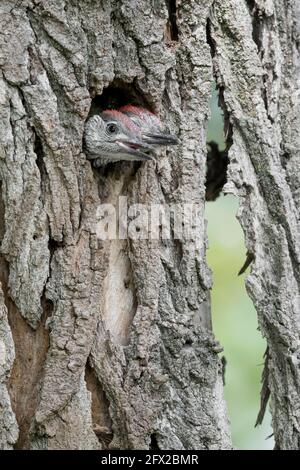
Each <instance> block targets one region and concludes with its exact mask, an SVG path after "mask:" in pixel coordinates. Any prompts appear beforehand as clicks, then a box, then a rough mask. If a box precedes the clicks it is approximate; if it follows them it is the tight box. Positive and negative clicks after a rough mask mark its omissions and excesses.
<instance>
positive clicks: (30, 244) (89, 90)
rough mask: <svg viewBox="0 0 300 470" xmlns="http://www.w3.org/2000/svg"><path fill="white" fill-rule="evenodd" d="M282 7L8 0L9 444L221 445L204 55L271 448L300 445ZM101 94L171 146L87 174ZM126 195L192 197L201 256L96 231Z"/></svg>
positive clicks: (295, 53)
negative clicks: (161, 124) (146, 116)
mask: <svg viewBox="0 0 300 470" xmlns="http://www.w3.org/2000/svg"><path fill="white" fill-rule="evenodd" d="M274 4H275V2H273V1H272V0H266V1H263V0H260V1H257V2H254V1H253V2H250V1H249V2H246V1H245V0H223V1H222V2H221V1H217V0H216V1H214V2H213V1H207V0H205V1H204V0H202V1H199V0H189V1H183V0H178V1H177V2H175V0H173V1H172V0H169V1H164V0H152V1H148V0H115V1H110V0H98V1H95V0H93V1H92V0H90V1H83V0H66V1H63V0H55V1H54V0H53V1H51V0H50V1H44V0H35V1H26V0H25V1H2V2H1V5H0V12H1V20H0V21H1V26H0V31H1V34H0V67H1V77H0V80H1V86H0V113H1V122H0V142H1V153H0V175H1V206H0V209H1V210H0V212H1V223H0V227H1V232H0V235H1V270H0V272H1V284H2V293H1V297H0V303H1V310H0V312H1V314H0V331H1V338H0V366H1V368H0V372H1V373H0V379H1V384H0V404H1V406H0V409H1V418H0V447H1V448H3V449H10V448H31V449H37V448H42V449H57V448H63V449H100V448H107V447H109V448H121V449H125V448H131V449H137V448H141V449H149V448H161V449H227V448H231V442H230V432H229V426H228V420H227V415H226V407H225V404H224V399H223V389H222V388H223V385H222V367H221V363H220V360H219V357H218V352H219V351H220V348H219V346H218V344H217V343H216V341H215V339H214V336H213V333H212V331H211V321H210V302H209V290H210V288H211V275H210V271H209V269H208V267H207V265H206V262H205V250H206V233H205V224H204V217H203V212H204V197H205V160H206V145H205V127H206V122H207V119H208V114H209V112H208V101H209V98H210V90H211V86H212V83H213V80H214V77H213V74H212V64H213V70H214V74H215V78H216V80H217V83H218V86H219V87H220V94H221V95H222V102H223V106H224V109H225V110H226V115H227V119H228V123H229V124H228V127H229V139H230V140H232V142H233V145H232V147H231V149H230V153H229V157H230V167H229V182H228V184H227V188H228V185H229V186H230V185H231V190H233V189H234V190H235V192H236V194H237V195H238V196H239V198H240V201H241V209H240V220H241V223H242V226H243V228H244V231H245V238H246V244H247V248H248V249H249V251H250V252H251V253H252V254H254V255H255V262H254V264H253V269H252V274H251V276H250V277H249V279H248V284H247V285H248V288H249V292H250V295H251V297H252V299H253V301H254V303H255V306H256V308H257V311H258V316H259V321H260V325H261V329H262V332H263V334H264V335H265V336H266V338H267V341H268V346H269V350H270V360H269V386H270V389H271V393H272V412H273V423H274V432H275V438H276V443H277V446H278V447H280V448H300V442H299V423H300V419H299V418H300V417H299V409H300V407H299V391H300V390H299V387H300V385H299V311H298V310H297V308H298V306H299V304H298V303H297V299H298V302H299V295H298V297H297V294H299V290H298V287H297V282H299V264H297V261H299V258H297V256H299V251H297V248H298V247H297V243H298V242H299V240H297V235H298V232H297V220H296V217H297V212H296V204H297V202H298V201H297V197H298V198H299V186H297V184H298V176H299V172H297V168H296V167H297V165H299V163H298V161H297V159H296V156H297V153H299V142H298V140H297V139H298V135H297V131H298V129H299V109H298V106H299V99H298V101H297V98H299V95H297V92H298V91H299V83H297V79H298V77H299V64H300V62H299V22H297V20H299V11H297V10H296V6H294V5H293V4H292V2H291V4H289V3H288V2H283V0H281V1H278V2H276V6H275V5H274ZM110 98H111V99H113V100H116V101H118V100H120V101H122V104H123V103H124V101H125V103H127V102H131V101H133V102H137V103H143V104H144V105H147V106H149V107H150V108H152V109H153V110H156V111H157V112H159V113H160V114H161V116H162V117H163V118H164V120H165V121H166V122H167V123H168V124H169V127H170V129H171V130H172V131H173V132H176V133H177V134H178V135H179V137H180V139H181V146H180V147H179V149H178V150H176V151H174V150H173V149H172V151H167V153H163V152H162V153H161V154H160V155H159V156H158V158H157V161H156V162H153V163H152V162H151V163H147V164H143V165H140V164H117V165H115V166H113V167H112V168H109V169H108V170H107V171H106V173H104V175H103V174H100V172H99V171H98V170H96V169H93V168H92V166H91V163H90V162H89V161H87V160H86V157H85V155H84V153H83V151H82V136H83V126H84V122H85V120H86V118H87V116H88V113H89V112H90V109H91V106H92V109H93V108H94V109H96V110H97V107H100V106H101V105H103V103H104V102H106V101H107V100H109V99H110ZM92 100H93V101H92ZM228 189H230V188H228ZM119 195H125V196H127V197H128V201H129V204H130V203H135V202H139V203H143V204H145V205H146V206H148V207H150V205H151V204H159V203H164V204H183V203H196V204H197V207H198V216H199V220H200V221H201V224H200V228H199V238H200V245H199V247H198V249H196V250H195V244H194V241H193V240H190V239H188V238H186V239H182V240H160V241H149V240H114V241H104V242H103V241H101V240H99V239H98V238H97V234H96V230H95V220H96V213H97V208H98V206H99V204H100V203H102V202H105V203H117V202H118V196H119ZM283 430H284V431H285V432H283Z"/></svg>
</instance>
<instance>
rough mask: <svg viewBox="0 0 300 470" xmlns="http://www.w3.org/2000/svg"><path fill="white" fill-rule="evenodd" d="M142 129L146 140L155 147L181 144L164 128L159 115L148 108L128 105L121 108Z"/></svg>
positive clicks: (142, 134) (143, 137)
mask: <svg viewBox="0 0 300 470" xmlns="http://www.w3.org/2000/svg"><path fill="white" fill-rule="evenodd" d="M119 111H120V112H122V113H123V114H125V115H126V116H128V117H130V119H131V120H132V121H133V122H134V124H135V125H136V126H137V127H138V128H139V129H140V131H141V136H142V139H143V141H144V142H146V143H147V144H149V145H152V146H155V147H164V146H168V145H177V144H179V139H178V138H177V137H176V136H175V135H173V134H170V133H169V132H167V131H166V130H164V128H163V125H162V123H161V121H160V119H159V118H158V116H157V115H156V114H154V113H152V112H151V111H149V110H148V109H146V108H142V107H140V106H133V105H126V106H123V107H122V108H120V109H119Z"/></svg>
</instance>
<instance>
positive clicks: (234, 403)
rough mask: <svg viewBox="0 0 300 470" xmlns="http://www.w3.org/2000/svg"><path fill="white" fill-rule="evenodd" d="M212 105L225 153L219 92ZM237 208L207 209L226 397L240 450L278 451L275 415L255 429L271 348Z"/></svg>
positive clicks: (229, 202)
mask: <svg viewBox="0 0 300 470" xmlns="http://www.w3.org/2000/svg"><path fill="white" fill-rule="evenodd" d="M210 105H211V119H210V121H209V124H208V129H207V141H208V142H209V141H211V140H214V141H215V142H217V143H218V144H219V149H220V150H222V149H224V147H225V145H224V136H223V118H222V113H221V110H220V108H219V107H218V99H217V92H216V91H215V90H213V92H212V98H211V103H210ZM237 209H238V200H237V199H236V198H235V197H234V196H231V195H226V196H223V195H221V196H220V197H219V198H218V199H217V200H216V201H214V202H208V203H207V204H206V220H207V222H208V227H207V230H208V239H209V249H208V252H207V262H208V264H209V266H210V268H211V269H212V271H213V289H212V293H211V294H212V317H213V328H214V333H215V336H216V338H217V339H218V340H219V341H220V343H221V344H222V346H223V348H224V352H223V355H225V357H226V360H227V366H226V376H225V380H226V385H225V398H226V401H227V406H228V412H229V418H230V421H231V431H232V438H233V444H234V446H235V447H237V448H239V449H272V448H273V446H274V441H273V438H269V439H268V436H270V435H271V434H272V429H271V419H270V414H269V411H268V412H267V413H266V416H265V419H264V422H263V424H262V425H261V426H259V427H257V428H254V424H255V421H256V416H257V413H258V410H259V403H260V388H261V384H260V380H261V373H262V365H263V354H264V352H265V349H266V343H265V340H263V338H262V336H261V334H260V332H259V331H258V325H257V317H256V312H255V309H254V307H253V304H252V302H251V300H250V299H249V297H248V296H247V293H246V289H245V284H244V278H245V276H247V274H248V273H249V268H248V270H247V272H246V273H245V274H244V275H242V276H237V273H238V271H239V270H240V268H241V267H242V265H243V264H244V261H245V259H246V249H245V246H244V237H243V232H242V230H241V227H240V225H239V223H238V221H237V219H236V218H235V214H236V212H237Z"/></svg>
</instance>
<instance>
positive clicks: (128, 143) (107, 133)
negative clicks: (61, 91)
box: [84, 110, 151, 165]
mask: <svg viewBox="0 0 300 470" xmlns="http://www.w3.org/2000/svg"><path fill="white" fill-rule="evenodd" d="M84 145H85V150H86V152H87V154H88V158H89V159H91V160H93V159H98V163H99V162H100V163H102V164H103V165H104V164H106V163H109V162H117V161H119V160H128V161H131V160H151V156H150V155H148V154H147V153H146V152H149V151H150V150H151V147H150V146H149V145H148V144H146V143H145V142H143V141H142V138H141V132H140V130H139V128H138V127H137V126H136V125H135V124H134V122H133V121H131V119H130V118H129V117H127V116H126V115H124V114H122V113H120V112H119V111H113V110H107V111H103V112H102V113H101V114H100V115H95V116H92V117H91V118H90V119H89V120H88V121H87V122H86V125H85V131H84Z"/></svg>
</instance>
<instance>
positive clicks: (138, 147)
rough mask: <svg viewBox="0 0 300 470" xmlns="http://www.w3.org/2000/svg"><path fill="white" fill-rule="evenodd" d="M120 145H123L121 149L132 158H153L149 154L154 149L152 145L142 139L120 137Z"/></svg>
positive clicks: (118, 141)
mask: <svg viewBox="0 0 300 470" xmlns="http://www.w3.org/2000/svg"><path fill="white" fill-rule="evenodd" d="M117 143H118V145H119V146H120V147H121V150H122V151H123V152H124V153H126V154H127V155H128V156H129V157H132V158H129V159H131V160H152V159H153V158H152V156H151V155H148V153H146V152H149V151H150V150H152V147H151V145H148V144H146V143H145V142H142V141H141V140H133V139H132V140H131V139H128V140H127V139H118V140H117Z"/></svg>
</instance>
